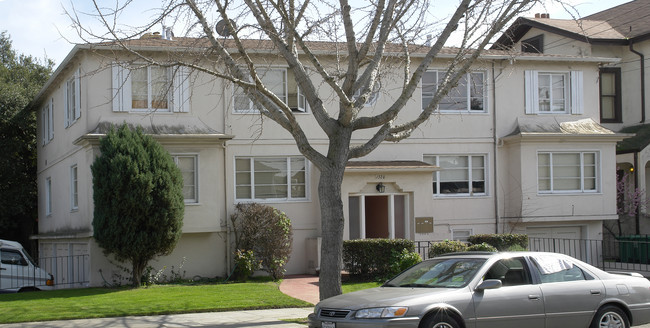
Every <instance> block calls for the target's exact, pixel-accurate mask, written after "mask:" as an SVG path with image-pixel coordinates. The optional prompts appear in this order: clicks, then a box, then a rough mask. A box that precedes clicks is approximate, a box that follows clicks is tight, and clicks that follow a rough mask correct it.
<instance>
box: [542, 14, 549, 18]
mask: <svg viewBox="0 0 650 328" xmlns="http://www.w3.org/2000/svg"><path fill="white" fill-rule="evenodd" d="M541 18H551V15H549V14H542V17H541Z"/></svg>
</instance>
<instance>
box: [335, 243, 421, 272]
mask: <svg viewBox="0 0 650 328" xmlns="http://www.w3.org/2000/svg"><path fill="white" fill-rule="evenodd" d="M414 251H415V244H414V243H413V241H411V240H406V239H357V240H345V241H343V265H344V266H345V269H346V270H347V271H348V273H350V275H351V276H352V277H355V278H358V279H365V280H381V279H385V278H388V277H391V276H393V275H394V274H396V273H398V272H401V271H402V270H401V269H402V268H403V267H404V266H406V267H408V266H410V265H409V263H413V261H415V260H416V259H417V258H415V256H413V255H411V253H413V252H414ZM388 254H390V255H388ZM387 255H388V256H387ZM416 255H417V254H416ZM418 257H419V255H418Z"/></svg>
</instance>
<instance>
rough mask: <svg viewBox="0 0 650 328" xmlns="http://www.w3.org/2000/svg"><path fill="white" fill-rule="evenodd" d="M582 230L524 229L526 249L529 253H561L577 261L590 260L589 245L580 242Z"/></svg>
mask: <svg viewBox="0 0 650 328" xmlns="http://www.w3.org/2000/svg"><path fill="white" fill-rule="evenodd" d="M581 230H582V228H581V227H579V226H567V227H535V228H526V234H527V235H528V238H529V239H528V248H529V249H530V250H531V251H539V252H553V253H562V254H566V255H569V256H573V257H575V258H577V259H579V260H582V261H585V262H589V261H590V260H591V257H592V256H591V253H592V250H591V245H589V244H588V242H587V241H586V240H582V239H581V237H582V233H581Z"/></svg>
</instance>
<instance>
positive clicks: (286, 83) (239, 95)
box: [233, 68, 309, 113]
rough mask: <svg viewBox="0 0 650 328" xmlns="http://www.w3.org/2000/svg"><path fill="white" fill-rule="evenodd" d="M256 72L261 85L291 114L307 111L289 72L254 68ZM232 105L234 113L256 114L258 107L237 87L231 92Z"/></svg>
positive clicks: (277, 69)
mask: <svg viewBox="0 0 650 328" xmlns="http://www.w3.org/2000/svg"><path fill="white" fill-rule="evenodd" d="M256 72H257V75H258V76H259V77H260V79H261V80H262V84H264V86H265V87H266V88H267V89H268V90H269V91H271V92H272V93H273V94H275V95H276V96H277V97H278V98H279V99H280V100H281V101H282V102H283V103H285V104H287V106H289V108H291V110H292V111H293V112H296V113H305V112H307V111H308V110H309V104H308V103H307V99H306V98H305V96H304V94H302V93H301V92H300V87H299V86H298V83H297V82H296V79H295V77H294V74H293V72H292V71H291V70H287V69H286V68H256ZM233 104H234V111H235V113H256V112H258V111H259V107H258V106H257V105H256V104H255V102H254V101H253V100H251V98H250V97H249V96H248V94H247V93H246V92H245V91H244V89H243V88H241V87H239V86H235V88H234V90H233Z"/></svg>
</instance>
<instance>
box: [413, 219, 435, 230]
mask: <svg viewBox="0 0 650 328" xmlns="http://www.w3.org/2000/svg"><path fill="white" fill-rule="evenodd" d="M415 232H416V233H432V232H433V217H419V218H415Z"/></svg>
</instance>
